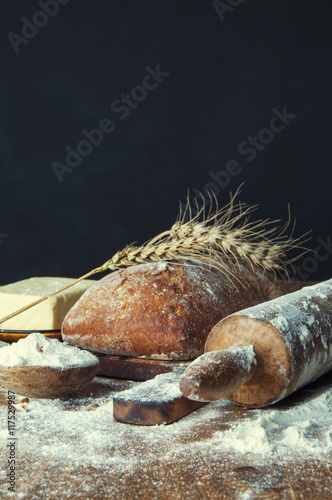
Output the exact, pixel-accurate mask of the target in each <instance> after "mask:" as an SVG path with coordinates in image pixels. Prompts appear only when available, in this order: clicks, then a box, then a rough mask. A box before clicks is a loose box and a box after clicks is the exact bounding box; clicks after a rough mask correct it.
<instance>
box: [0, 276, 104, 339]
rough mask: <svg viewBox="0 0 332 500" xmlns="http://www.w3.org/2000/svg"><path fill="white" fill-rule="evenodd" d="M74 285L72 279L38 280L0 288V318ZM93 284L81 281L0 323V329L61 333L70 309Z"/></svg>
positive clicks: (92, 282) (89, 281)
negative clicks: (54, 331)
mask: <svg viewBox="0 0 332 500" xmlns="http://www.w3.org/2000/svg"><path fill="white" fill-rule="evenodd" d="M73 281H75V280H74V279H73V278H53V277H39V278H29V279H26V280H22V281H17V282H16V283H11V284H9V285H4V286H0V318H4V317H6V316H8V315H9V314H10V313H12V312H14V311H17V310H18V309H20V308H22V307H24V306H26V305H28V304H30V303H32V302H34V301H36V300H37V299H39V298H40V297H43V296H44V295H47V294H48V293H51V292H54V291H56V290H58V289H60V288H62V287H64V286H66V285H68V284H69V283H72V282H73ZM95 283H96V282H95V281H94V280H83V281H80V282H79V283H77V284H76V285H73V286H72V287H70V288H68V289H67V290H64V291H63V292H60V293H58V294H56V295H54V296H52V297H49V298H48V299H47V300H45V301H44V302H41V303H40V304H37V305H36V306H33V307H31V308H30V309H28V310H27V311H24V312H23V313H20V314H19V315H17V316H15V317H14V318H12V319H9V320H7V321H5V322H4V323H0V329H2V330H5V329H7V330H36V331H39V330H60V329H61V324H62V321H63V319H64V317H65V315H66V314H67V312H68V311H69V309H70V308H71V307H72V306H73V305H74V304H75V302H76V301H77V300H78V299H79V298H80V296H81V295H82V294H83V293H84V292H85V290H87V289H88V288H89V287H90V286H91V285H93V284H95Z"/></svg>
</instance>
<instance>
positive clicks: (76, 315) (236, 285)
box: [62, 261, 289, 360]
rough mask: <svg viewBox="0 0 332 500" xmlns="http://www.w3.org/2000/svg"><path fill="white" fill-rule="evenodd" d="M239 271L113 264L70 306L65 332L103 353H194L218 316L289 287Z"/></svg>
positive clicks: (182, 357) (168, 356)
mask: <svg viewBox="0 0 332 500" xmlns="http://www.w3.org/2000/svg"><path fill="white" fill-rule="evenodd" d="M234 272H235V270H234ZM236 273H237V275H236V277H235V278H232V281H230V280H229V278H226V277H225V275H223V274H222V273H221V272H220V271H216V270H213V272H211V271H210V270H208V269H206V268H204V267H202V266H193V265H187V264H176V263H172V262H170V261H164V262H159V263H149V264H141V265H135V266H132V267H128V268H126V269H123V270H120V271H116V272H114V273H111V274H109V275H107V276H106V277H104V278H102V279H101V280H99V281H98V282H97V283H96V284H95V285H93V286H92V287H91V288H89V289H88V290H87V291H86V292H85V293H84V294H83V295H82V297H81V298H80V299H79V300H78V302H77V303H76V304H75V305H74V306H73V307H72V309H71V310H70V311H69V312H68V313H67V315H66V317H65V320H64V322H63V325H62V336H63V339H64V341H66V342H68V343H69V344H72V345H76V346H79V347H82V348H84V349H89V350H92V351H95V352H100V353H106V354H113V355H124V356H132V357H147V358H151V359H161V360H169V359H172V360H186V359H193V358H196V357H197V356H199V355H200V354H202V353H203V352H204V344H205V340H206V338H207V336H208V334H209V332H210V330H211V329H212V327H213V326H214V325H215V324H216V323H217V322H218V321H219V320H220V319H221V318H223V317H225V316H227V315H228V314H231V313H233V312H235V311H239V310H240V309H243V308H245V307H249V306H252V305H255V304H258V303H260V302H264V301H266V300H270V299H272V298H275V297H278V296H280V295H282V294H283V293H285V292H286V291H289V290H288V289H287V290H285V289H283V288H282V287H281V286H280V284H279V282H278V283H277V282H275V281H274V280H273V279H269V278H268V277H266V276H263V275H261V274H260V273H257V272H256V273H253V272H252V271H250V272H249V271H248V270H247V269H246V268H244V267H239V268H238V269H237V271H236Z"/></svg>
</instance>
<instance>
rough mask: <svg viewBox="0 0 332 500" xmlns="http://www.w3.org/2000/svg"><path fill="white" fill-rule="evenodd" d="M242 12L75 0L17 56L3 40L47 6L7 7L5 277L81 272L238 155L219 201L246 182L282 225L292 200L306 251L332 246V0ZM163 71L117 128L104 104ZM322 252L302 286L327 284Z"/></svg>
mask: <svg viewBox="0 0 332 500" xmlns="http://www.w3.org/2000/svg"><path fill="white" fill-rule="evenodd" d="M225 3H227V1H226V0H225ZM236 3H238V5H237V6H234V7H230V9H229V10H227V12H225V13H224V15H222V13H221V10H222V9H221V7H219V9H218V10H219V15H218V13H217V9H216V7H215V6H214V4H213V2H212V1H202V0H200V1H197V0H190V1H189V0H187V1H180V0H168V1H156V0H149V1H137V0H136V1H117V2H115V1H111V0H108V1H106V0H86V1H83V0H82V1H78V0H71V1H69V2H68V3H67V4H66V5H60V6H59V12H58V13H57V14H56V15H55V16H54V17H53V18H51V17H50V18H49V19H48V22H47V25H45V26H44V27H40V28H38V33H37V34H36V35H35V36H33V37H31V39H30V40H28V43H20V44H19V46H18V53H17V54H15V51H14V49H13V47H12V45H11V43H10V40H9V39H8V37H7V35H8V33H10V32H12V33H15V34H16V35H20V36H22V27H23V24H24V21H22V17H24V16H25V17H26V18H27V19H28V20H30V21H31V20H32V19H33V16H34V15H35V13H36V12H37V11H40V10H41V8H40V6H39V5H38V3H37V1H27V0H24V1H23V0H15V2H11V1H8V0H7V1H4V2H1V5H0V20H1V21H0V23H1V25H0V38H1V54H0V57H1V61H0V62H1V94H0V95H1V114H0V127H1V128H0V131H1V135H0V140H1V158H0V161H1V163H0V165H1V184H0V189H1V192H0V194H1V198H0V203H1V206H0V208H1V212H0V214H1V217H0V284H6V283H9V282H13V281H16V280H20V279H24V278H27V277H30V276H43V275H44V276H52V275H53V276H56V275H58V276H71V277H78V276H80V275H81V274H84V273H85V272H87V271H89V270H90V269H92V268H94V267H96V266H98V265H101V264H102V263H104V261H106V260H107V259H108V258H109V257H111V256H112V255H113V254H114V253H115V252H116V251H117V250H118V249H121V248H122V247H124V246H125V245H126V244H128V243H131V242H134V241H137V242H138V243H143V242H144V241H145V240H147V239H148V238H151V237H153V236H155V235H156V234H157V233H159V232H162V231H164V230H165V229H168V228H169V227H170V226H171V225H172V223H173V221H174V220H175V218H176V215H177V212H178V203H179V200H181V201H182V202H184V201H185V198H186V194H187V190H188V189H189V192H190V194H191V196H192V197H193V196H194V194H195V192H196V190H201V191H204V188H205V187H206V186H207V184H208V183H209V182H211V180H212V179H211V177H210V176H209V172H211V171H213V172H215V173H218V172H221V171H222V170H225V168H226V164H227V162H229V161H230V160H236V161H238V163H239V165H240V168H241V172H240V173H239V174H238V175H236V176H232V177H231V179H230V182H229V183H228V184H227V185H226V186H225V188H224V189H220V190H219V191H220V192H219V193H218V200H219V202H220V204H223V203H226V202H227V201H228V199H229V192H230V191H232V192H234V191H235V190H236V189H237V187H238V186H239V185H240V184H241V183H244V185H243V191H242V194H241V200H243V201H245V202H247V203H250V204H259V206H260V208H259V209H258V211H257V215H256V216H257V218H259V217H264V218H265V217H271V218H281V219H283V220H286V219H287V205H288V203H290V205H291V211H292V215H293V217H296V218H297V221H298V222H297V229H296V234H297V235H300V234H301V233H304V232H306V231H307V230H310V229H311V230H312V240H311V241H310V242H309V243H308V245H309V247H310V248H312V249H315V248H316V247H317V246H318V245H319V244H321V242H322V241H325V242H326V241H327V242H328V241H329V238H331V234H332V228H331V208H332V201H331V196H330V193H331V180H332V169H331V157H332V152H331V139H330V137H331V114H332V99H331V78H332V72H331V53H332V30H331V14H330V12H331V7H330V2H329V1H328V0H326V1H320V2H317V3H316V2H313V1H303V0H297V1H295V0H293V1H292V2H290V1H289V0H269V1H265V0H260V1H259V0H256V1H254V0H244V1H243V2H234V1H233V5H235V4H236ZM230 4H232V2H231V1H230ZM222 17H224V19H223V20H222V19H221V18H222ZM41 21H42V19H41ZM157 64H160V70H161V71H164V72H169V73H170V74H169V76H167V77H165V78H164V81H163V82H162V83H161V84H160V85H159V86H158V88H156V89H155V90H151V91H149V92H148V94H147V96H146V99H144V100H143V101H142V102H140V103H139V105H138V106H137V107H136V109H132V110H130V114H129V116H128V117H127V118H126V119H124V120H121V119H120V114H115V113H114V112H112V111H111V109H110V105H111V103H112V102H113V101H114V100H115V99H118V98H119V97H120V95H121V94H122V93H130V92H131V91H132V89H133V88H134V87H135V86H137V85H140V84H141V83H142V80H143V78H144V76H145V75H146V69H145V68H146V66H150V67H151V68H155V67H156V66H157ZM284 106H287V110H288V112H289V113H292V114H295V115H296V118H295V119H293V120H292V121H290V123H289V125H287V126H286V127H285V129H284V130H283V131H282V132H280V133H278V134H275V137H274V139H273V140H272V141H271V142H270V143H269V144H267V145H266V147H265V149H264V150H262V151H260V152H258V153H257V156H256V158H255V159H254V160H253V161H252V162H248V161H247V158H248V157H247V156H245V155H243V154H242V155H241V154H240V153H239V152H238V146H239V144H240V143H241V142H243V141H245V140H247V137H248V136H249V135H256V134H257V133H258V132H259V130H260V129H261V128H263V127H267V126H268V124H269V121H270V119H271V118H272V116H273V111H272V109H273V108H277V109H278V110H280V111H282V109H283V107H284ZM106 117H107V118H110V119H112V120H113V123H114V125H115V126H116V129H115V130H114V132H112V133H111V134H108V135H105V136H104V139H103V142H102V143H101V144H100V145H99V146H98V147H94V148H93V150H92V152H91V154H89V155H88V156H86V157H85V158H83V160H82V162H81V163H80V165H78V166H77V167H75V169H74V170H73V171H72V172H71V173H64V174H63V181H62V182H59V180H58V178H57V176H56V175H55V172H54V170H53V168H52V165H51V164H52V162H54V161H58V162H61V163H64V162H65V156H66V150H65V147H66V146H68V145H69V146H71V147H73V148H75V147H76V146H77V144H78V143H79V142H80V141H81V140H82V139H84V136H83V135H82V130H83V129H87V130H91V129H93V128H96V127H98V124H99V122H100V120H101V119H103V118H106ZM319 242H320V243H319ZM320 255H321V256H323V257H324V258H323V259H321V261H319V262H318V261H317V260H316V261H315V260H313V259H314V258H312V260H311V261H310V262H309V261H307V263H304V267H305V268H306V271H303V268H301V269H302V271H301V272H300V274H302V275H303V277H304V275H307V276H306V277H309V279H328V278H329V277H331V276H332V248H330V247H328V246H327V250H326V249H325V250H322V251H321V253H320ZM299 265H300V266H303V259H302V260H300V263H299ZM298 277H300V278H302V276H298Z"/></svg>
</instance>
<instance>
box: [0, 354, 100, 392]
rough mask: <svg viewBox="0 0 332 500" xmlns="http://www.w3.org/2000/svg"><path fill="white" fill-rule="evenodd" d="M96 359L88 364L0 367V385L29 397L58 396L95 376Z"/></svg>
mask: <svg viewBox="0 0 332 500" xmlns="http://www.w3.org/2000/svg"><path fill="white" fill-rule="evenodd" d="M98 367H99V361H98V359H97V358H96V363H95V364H93V365H88V366H81V367H74V368H66V369H64V370H61V369H59V368H52V367H50V366H0V385H1V386H3V387H5V388H6V389H8V390H10V391H12V392H15V393H17V394H20V395H21V396H27V397H31V398H59V397H62V396H69V395H71V394H74V393H75V392H78V391H80V390H81V389H83V388H84V387H85V386H86V385H88V383H89V382H91V381H92V379H93V377H94V376H95V375H96V373H97V371H98Z"/></svg>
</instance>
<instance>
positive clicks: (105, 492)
mask: <svg viewBox="0 0 332 500" xmlns="http://www.w3.org/2000/svg"><path fill="white" fill-rule="evenodd" d="M135 383H139V382H128V381H122V380H119V379H111V378H106V377H96V378H95V379H94V381H93V382H92V384H91V385H90V386H89V387H87V388H86V389H85V390H84V391H83V392H81V393H80V394H79V395H78V396H76V397H75V398H66V399H61V400H40V399H39V400H36V399H30V400H29V401H28V402H26V401H24V399H23V397H22V396H18V395H16V400H15V407H16V414H15V433H14V437H15V438H16V440H15V460H16V463H15V489H16V490H15V491H16V492H15V493H13V494H11V493H9V492H8V489H7V488H8V485H7V483H6V474H7V473H8V465H7V461H8V453H9V448H8V446H7V445H8V443H10V439H11V438H10V437H9V435H8V428H7V415H8V409H7V406H6V405H7V391H6V390H5V389H1V394H0V397H1V403H2V404H1V427H0V440H1V448H2V453H1V458H0V463H1V484H0V496H1V498H4V499H5V498H18V499H43V500H45V499H57V500H58V499H67V498H68V499H73V498H91V499H94V498H96V499H97V498H98V499H103V498H110V499H117V500H121V499H124V500H127V499H143V500H150V499H151V500H152V499H158V500H159V499H162V500H169V499H172V500H177V499H190V500H196V499H197V500H202V499H209V500H214V499H221V498H225V499H233V498H234V499H242V500H245V499H256V498H260V499H311V498H312V499H315V500H321V499H332V457H331V455H328V454H326V453H325V454H324V453H317V452H316V453H313V454H310V453H308V452H302V451H301V450H297V449H296V448H295V449H294V448H290V449H289V450H287V449H286V450H285V451H284V452H283V453H281V452H280V450H278V449H276V450H274V451H272V452H271V453H268V454H261V453H258V452H256V451H255V450H251V451H237V450H236V449H232V447H228V448H227V447H225V446H223V443H222V436H223V434H222V433H223V432H224V431H225V430H227V429H232V428H234V426H235V425H237V424H238V423H239V422H243V421H244V420H245V419H249V420H250V419H254V418H257V416H258V415H266V411H268V410H266V409H262V410H247V409H245V408H241V407H238V406H235V405H233V404H232V403H229V402H227V401H221V402H216V403H210V404H208V405H206V406H204V407H202V408H200V409H199V410H197V411H195V412H194V413H192V414H190V415H188V416H186V417H185V418H183V419H182V420H180V421H178V422H175V423H173V424H170V425H161V426H152V427H142V426H132V425H128V424H123V423H119V422H116V421H114V419H113V416H112V397H113V395H114V394H115V393H116V392H118V391H119V390H123V389H126V388H130V387H131V386H132V385H133V384H135ZM322 391H323V392H324V391H325V392H326V393H327V394H328V395H329V397H331V393H332V373H329V374H327V375H325V376H324V377H321V378H320V379H319V380H318V381H316V382H315V383H313V384H311V385H310V386H307V387H306V388H304V389H302V390H300V391H298V392H297V393H296V394H293V395H292V396H290V397H288V398H287V399H286V400H284V401H282V402H279V403H277V404H276V405H274V406H273V408H274V409H277V410H280V411H282V412H284V411H285V412H286V411H287V409H289V408H294V405H295V406H296V408H298V411H299V414H300V412H301V407H302V405H303V404H305V402H306V401H307V400H308V398H312V397H313V396H314V395H315V394H316V393H317V394H321V393H322ZM319 432H320V429H319V428H318V429H317V436H318V435H319ZM330 449H331V448H330Z"/></svg>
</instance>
